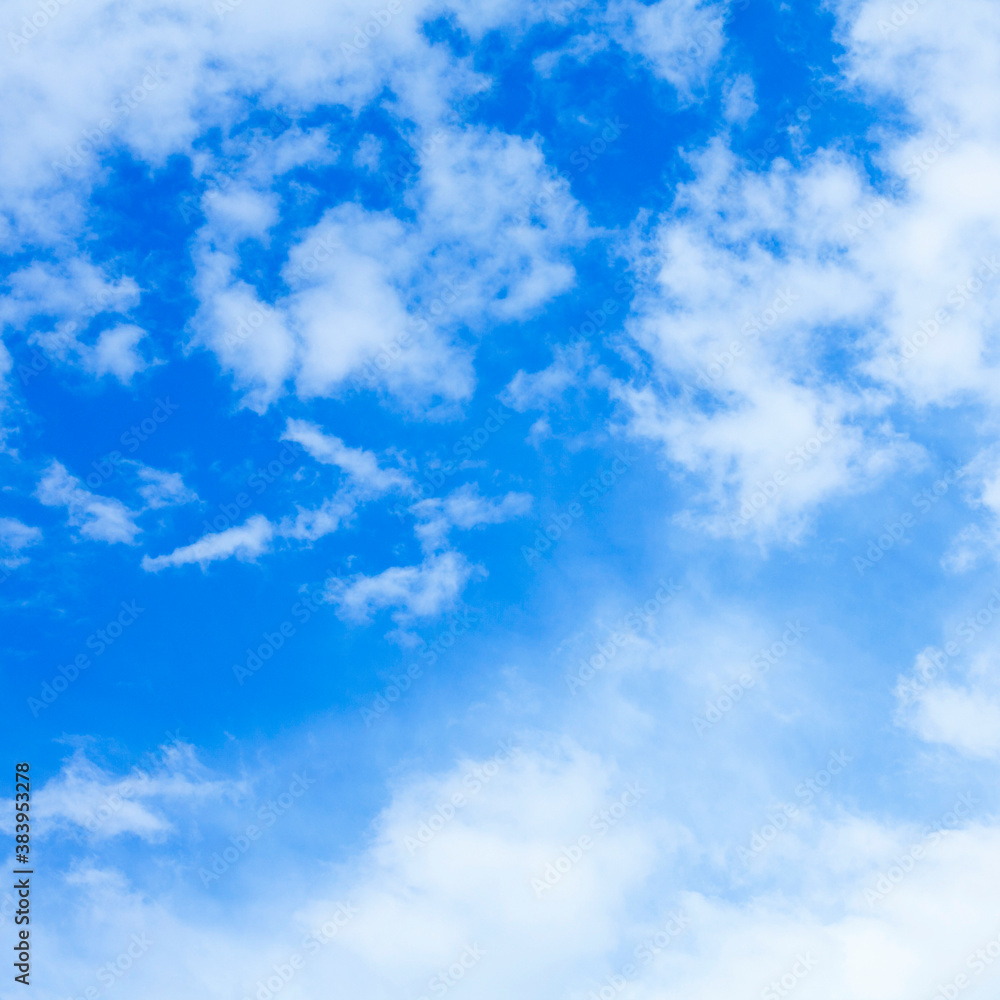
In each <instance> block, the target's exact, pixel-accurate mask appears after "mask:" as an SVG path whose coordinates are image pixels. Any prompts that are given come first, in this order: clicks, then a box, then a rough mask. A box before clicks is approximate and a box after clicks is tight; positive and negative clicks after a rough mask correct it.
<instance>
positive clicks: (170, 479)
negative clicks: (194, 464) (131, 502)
mask: <svg viewBox="0 0 1000 1000" xmlns="http://www.w3.org/2000/svg"><path fill="white" fill-rule="evenodd" d="M138 475H139V478H140V479H141V480H142V481H143V482H144V483H145V484H146V485H145V486H140V487H139V495H140V496H141V497H142V498H143V500H145V501H146V506H147V507H148V508H150V509H152V510H157V509H159V508H160V507H171V506H174V505H177V504H185V503H193V502H194V501H195V500H197V499H198V495H197V494H196V493H195V492H194V491H193V490H189V489H188V488H187V487H186V486H185V485H184V480H183V479H182V478H181V474H180V473H179V472H164V471H163V470H161V469H151V468H150V467H149V466H148V465H143V466H140V467H139V471H138Z"/></svg>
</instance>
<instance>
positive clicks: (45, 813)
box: [32, 742, 244, 841]
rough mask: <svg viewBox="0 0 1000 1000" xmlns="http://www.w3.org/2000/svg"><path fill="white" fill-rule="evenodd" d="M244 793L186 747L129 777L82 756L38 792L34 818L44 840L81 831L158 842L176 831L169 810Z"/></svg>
mask: <svg viewBox="0 0 1000 1000" xmlns="http://www.w3.org/2000/svg"><path fill="white" fill-rule="evenodd" d="M243 790H244V785H243V783H242V782H235V781H230V780H225V779H218V778H214V777H213V776H212V775H210V774H209V773H208V772H207V771H206V769H205V768H204V766H203V765H202V764H201V763H200V762H199V761H198V758H197V755H196V754H195V751H194V747H192V746H190V745H189V744H186V743H181V742H175V743H173V744H171V745H169V746H164V747H162V748H161V749H160V752H159V753H158V754H157V755H156V757H155V758H154V760H153V761H151V762H150V763H149V764H147V765H146V766H145V767H136V768H133V770H132V771H131V772H129V773H128V774H126V775H115V774H112V773H111V772H109V771H107V770H105V769H104V768H102V767H100V766H98V765H97V764H95V763H93V761H91V760H90V759H89V758H88V757H87V755H86V753H85V752H83V751H82V750H81V751H77V753H75V754H74V755H73V757H71V758H70V759H69V760H68V761H67V762H65V763H64V764H63V767H62V769H61V770H60V772H59V773H58V774H57V775H56V776H55V777H52V778H50V779H49V780H48V781H47V782H45V784H44V785H42V786H41V787H40V788H39V789H38V790H37V791H36V792H35V796H34V799H33V801H32V814H33V816H34V818H35V819H36V820H37V821H38V824H39V827H38V831H37V832H38V834H39V835H40V836H42V837H46V836H51V835H52V834H53V833H54V832H55V831H56V830H58V829H60V828H64V827H69V828H72V827H78V828H81V829H82V830H85V831H87V832H88V833H89V834H90V835H91V836H92V837H93V838H94V839H95V840H105V839H107V838H109V837H115V836H120V835H122V834H134V835H135V836H137V837H140V838H141V839H143V840H147V841H159V840H162V839H163V838H164V837H165V836H167V835H168V834H170V833H172V832H174V831H175V830H176V827H175V825H174V823H173V822H171V820H170V819H169V818H168V817H167V815H166V811H167V810H168V809H170V808H175V809H176V806H177V805H178V803H180V802H184V801H186V802H191V803H198V802H202V803H205V802H217V801H218V800H219V799H220V798H222V797H224V796H225V797H229V798H232V797H233V796H235V795H237V794H239V793H240V792H241V791H243ZM158 807H159V808H158Z"/></svg>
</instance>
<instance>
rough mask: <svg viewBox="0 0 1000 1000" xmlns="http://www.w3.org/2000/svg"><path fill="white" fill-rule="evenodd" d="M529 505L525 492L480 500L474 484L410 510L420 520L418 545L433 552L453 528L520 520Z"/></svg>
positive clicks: (530, 501) (529, 507)
mask: <svg viewBox="0 0 1000 1000" xmlns="http://www.w3.org/2000/svg"><path fill="white" fill-rule="evenodd" d="M532 502H533V500H532V497H531V496H530V494H528V493H515V492H511V493H508V494H506V496H503V497H496V498H492V499H491V498H488V497H483V496H480V494H479V488H478V487H477V486H476V485H475V484H474V483H467V484H466V485H464V486H461V487H459V488H458V489H457V490H454V491H453V492H451V493H449V494H448V496H446V497H432V498H430V499H427V500H420V501H418V502H417V503H415V504H414V505H413V506H412V507H411V508H410V510H411V512H412V513H413V514H414V515H415V516H416V517H417V519H418V521H420V523H419V524H418V525H417V527H416V529H415V530H416V534H417V538H418V539H420V544H421V546H422V547H423V549H424V551H425V552H434V551H436V550H437V549H439V548H440V547H441V546H443V545H445V544H446V542H447V537H448V532H449V531H450V530H451V529H452V528H462V529H469V528H475V527H479V526H480V525H484V524H501V523H503V522H504V521H509V520H511V519H513V518H516V517H523V516H524V515H525V514H527V513H528V511H529V510H531V505H532Z"/></svg>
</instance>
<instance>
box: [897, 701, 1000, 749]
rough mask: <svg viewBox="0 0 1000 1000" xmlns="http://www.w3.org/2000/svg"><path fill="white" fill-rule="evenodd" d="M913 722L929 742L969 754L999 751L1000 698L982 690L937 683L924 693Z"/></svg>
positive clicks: (912, 710)
mask: <svg viewBox="0 0 1000 1000" xmlns="http://www.w3.org/2000/svg"><path fill="white" fill-rule="evenodd" d="M911 713H912V718H911V720H910V726H911V727H912V729H913V730H914V732H916V733H917V735H919V736H920V738H921V739H923V740H926V741H927V742H928V743H942V744H946V745H948V746H951V747H953V748H954V749H956V750H958V751H959V752H961V753H964V754H967V755H968V756H970V757H996V756H997V754H998V753H1000V698H991V697H990V696H989V695H988V694H986V693H985V692H983V691H981V690H980V691H976V690H970V689H968V688H959V687H954V686H952V685H950V684H944V683H942V684H937V685H935V686H933V687H932V688H929V689H928V690H927V691H924V692H923V693H921V694H920V695H919V696H918V697H917V699H916V701H915V705H914V708H913V709H911Z"/></svg>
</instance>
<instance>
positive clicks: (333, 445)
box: [281, 420, 412, 496]
mask: <svg viewBox="0 0 1000 1000" xmlns="http://www.w3.org/2000/svg"><path fill="white" fill-rule="evenodd" d="M281 439H282V440H283V441H295V442H296V443H298V444H300V445H302V447H303V448H305V450H306V451H307V452H308V453H309V454H310V455H311V456H312V457H313V458H314V459H316V461H317V462H322V463H324V464H325V465H336V466H338V467H339V468H341V469H343V470H344V472H345V473H347V475H348V477H349V478H350V480H351V483H352V484H353V485H355V486H357V487H358V488H359V489H361V490H364V491H365V492H369V493H372V494H374V495H376V496H377V495H380V494H382V493H386V492H388V491H389V490H393V489H405V488H406V487H408V486H410V485H412V484H411V481H410V478H409V476H407V475H406V474H405V473H402V472H400V471H399V470H398V469H383V468H381V467H380V466H379V464H378V459H377V458H376V456H375V455H374V454H373V453H372V452H370V451H365V449H363V448H349V447H348V446H347V445H345V444H344V442H343V441H342V440H341V439H340V438H338V437H334V436H333V435H329V434H324V433H323V431H322V430H321V429H320V428H319V427H318V426H317V425H316V424H311V423H309V422H308V421H306V420H289V421H288V423H287V424H286V426H285V433H284V434H283V435H282V438H281Z"/></svg>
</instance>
